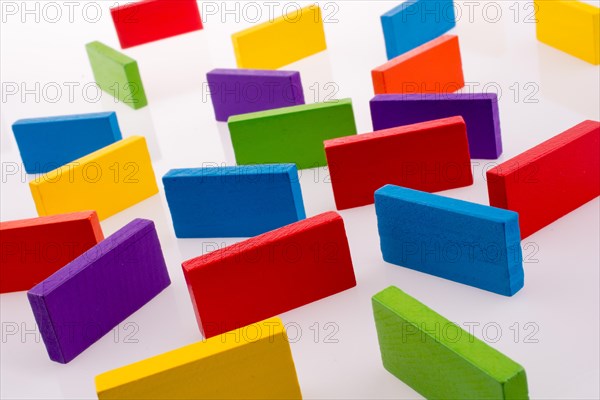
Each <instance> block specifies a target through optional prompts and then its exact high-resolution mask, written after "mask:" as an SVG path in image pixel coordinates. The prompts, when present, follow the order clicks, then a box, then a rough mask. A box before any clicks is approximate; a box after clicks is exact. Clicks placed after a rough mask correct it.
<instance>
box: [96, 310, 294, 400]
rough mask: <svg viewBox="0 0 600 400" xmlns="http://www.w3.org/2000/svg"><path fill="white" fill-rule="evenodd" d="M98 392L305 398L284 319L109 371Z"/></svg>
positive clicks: (98, 379) (102, 377) (111, 395)
mask: <svg viewBox="0 0 600 400" xmlns="http://www.w3.org/2000/svg"><path fill="white" fill-rule="evenodd" d="M96 390H97V392H98V398H99V399H299V398H302V394H301V393H300V387H299V385H298V378H297V377H296V369H295V367H294V360H293V359H292V353H291V351H290V345H289V342H288V338H287V334H286V332H285V328H284V326H283V324H282V323H281V320H280V319H279V318H271V319H267V320H264V321H262V322H257V323H256V324H252V325H248V326H246V327H243V328H240V329H236V330H234V331H230V332H227V333H224V334H222V335H220V336H214V337H212V338H210V339H208V340H205V341H202V342H198V343H195V344H191V345H189V346H185V347H181V348H179V349H177V350H173V351H170V352H168V353H164V354H161V355H158V356H155V357H152V358H148V359H146V360H142V361H139V362H137V363H134V364H131V365H127V366H125V367H122V368H118V369H115V370H112V371H109V372H105V373H103V374H101V375H98V376H97V377H96Z"/></svg>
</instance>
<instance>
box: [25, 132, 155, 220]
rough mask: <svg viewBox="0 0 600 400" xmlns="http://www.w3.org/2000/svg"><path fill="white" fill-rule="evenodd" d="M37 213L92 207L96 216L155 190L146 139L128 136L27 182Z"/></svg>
mask: <svg viewBox="0 0 600 400" xmlns="http://www.w3.org/2000/svg"><path fill="white" fill-rule="evenodd" d="M29 187H30V189H31V194H32V195H33V200H34V201H35V206H36V208H37V211H38V214H39V215H40V216H44V215H52V214H60V213H68V212H75V211H85V210H96V212H97V213H98V217H99V218H100V220H103V219H106V218H108V217H110V216H111V215H114V214H116V213H118V212H119V211H122V210H124V209H126V208H128V207H131V206H133V205H134V204H136V203H139V202H140V201H142V200H145V199H146V198H148V197H150V196H152V195H155V194H156V193H158V186H157V185H156V178H155V176H154V170H153V169H152V162H151V160H150V154H149V153H148V147H147V146H146V139H144V138H143V137H141V136H131V137H129V138H127V139H123V140H120V141H118V142H116V143H114V144H111V145H110V146H107V147H104V148H103V149H100V150H98V151H95V152H94V153H92V154H90V155H88V156H85V157H83V158H80V159H78V160H75V161H73V162H72V163H69V164H67V165H64V166H62V167H60V168H58V169H55V170H54V171H51V172H49V173H47V174H44V175H41V176H39V177H37V178H36V179H34V180H32V181H30V182H29Z"/></svg>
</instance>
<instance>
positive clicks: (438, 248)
mask: <svg viewBox="0 0 600 400" xmlns="http://www.w3.org/2000/svg"><path fill="white" fill-rule="evenodd" d="M375 210H376V212H377V225H378V228H379V237H380V241H381V252H382V253H383V259H384V260H385V261H387V262H389V263H392V264H395V265H400V266H403V267H406V268H410V269H414V270H416V271H420V272H424V273H427V274H431V275H435V276H439V277H441V278H445V279H449V280H452V281H455V282H459V283H463V284H465V285H470V286H474V287H477V288H479V289H483V290H488V291H490V292H494V293H498V294H501V295H504V296H512V295H514V294H515V293H517V292H518V291H519V290H520V289H521V288H522V287H523V283H524V274H523V257H522V254H521V238H520V235H519V218H518V217H519V216H518V214H517V213H515V212H512V211H508V210H503V209H500V208H494V207H489V206H484V205H481V204H476V203H470V202H467V201H462V200H457V199H451V198H449V197H443V196H438V195H434V194H430V193H425V192H419V191H415V190H412V189H406V188H403V187H400V186H393V185H387V186H384V187H382V188H381V189H379V190H377V192H375Z"/></svg>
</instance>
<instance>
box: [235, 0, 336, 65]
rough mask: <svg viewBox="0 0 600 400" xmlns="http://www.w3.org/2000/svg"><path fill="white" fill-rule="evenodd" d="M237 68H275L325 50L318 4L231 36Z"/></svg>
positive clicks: (323, 31) (325, 45)
mask: <svg viewBox="0 0 600 400" xmlns="http://www.w3.org/2000/svg"><path fill="white" fill-rule="evenodd" d="M231 40H232V42H233V49H234V51H235V58H236V61H237V66H238V68H255V69H278V68H281V67H283V66H285V65H288V64H291V63H293V62H295V61H298V60H301V59H303V58H305V57H308V56H311V55H313V54H316V53H319V52H321V51H323V50H325V49H327V43H326V41H325V30H324V28H323V19H322V18H321V9H320V8H319V6H318V5H317V4H313V5H310V6H308V7H304V8H301V9H298V10H294V11H292V12H290V13H288V14H286V15H282V16H281V17H279V18H276V19H274V20H270V21H267V22H264V23H262V24H259V25H256V26H254V27H251V28H248V29H245V30H243V31H241V32H237V33H235V34H233V35H232V36H231Z"/></svg>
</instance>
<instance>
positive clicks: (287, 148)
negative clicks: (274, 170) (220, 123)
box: [228, 99, 356, 169]
mask: <svg viewBox="0 0 600 400" xmlns="http://www.w3.org/2000/svg"><path fill="white" fill-rule="evenodd" d="M228 124H229V132H230V133H231V141H232V143H233V149H234V152H235V158H236V161H237V163H238V165H243V164H277V163H295V164H296V166H297V167H298V169H306V168H316V167H322V166H325V165H327V159H326V158H325V149H324V145H323V141H325V140H328V139H334V138H338V137H342V136H350V135H356V123H355V122H354V112H353V110H352V101H351V100H350V99H343V100H335V101H331V102H325V103H315V104H306V105H300V106H293V107H284V108H278V109H274V110H268V111H260V112H255V113H250V114H242V115H236V116H232V117H230V118H229V120H228Z"/></svg>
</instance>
